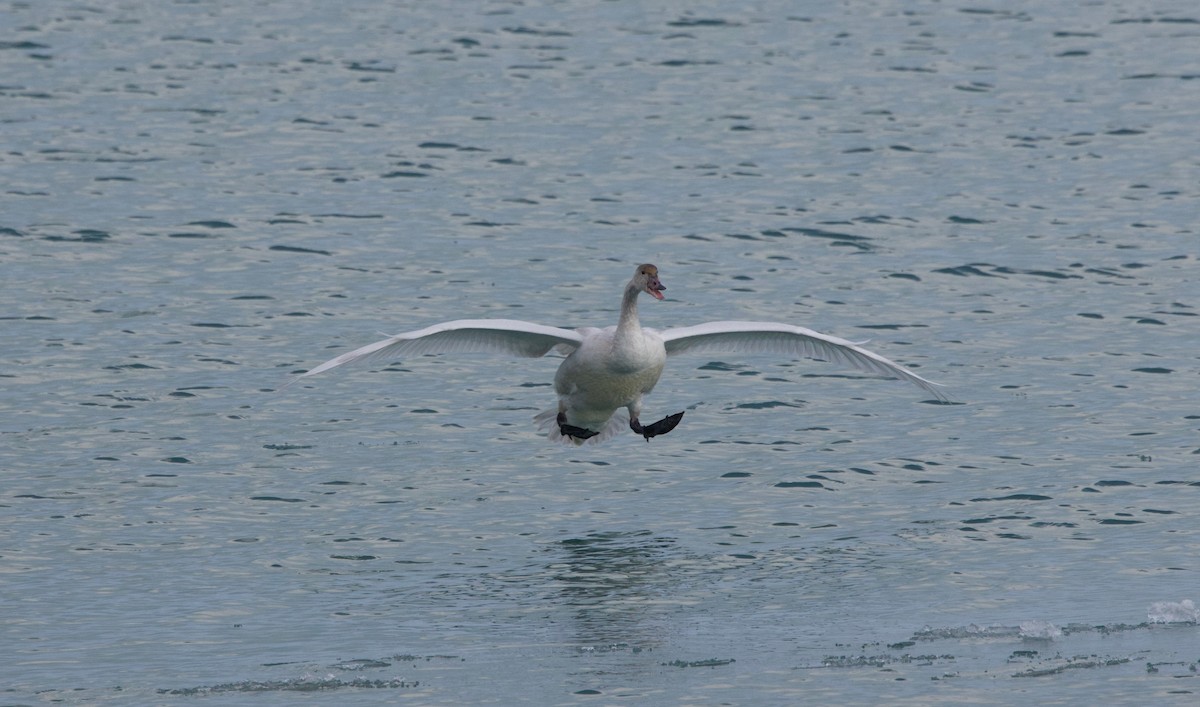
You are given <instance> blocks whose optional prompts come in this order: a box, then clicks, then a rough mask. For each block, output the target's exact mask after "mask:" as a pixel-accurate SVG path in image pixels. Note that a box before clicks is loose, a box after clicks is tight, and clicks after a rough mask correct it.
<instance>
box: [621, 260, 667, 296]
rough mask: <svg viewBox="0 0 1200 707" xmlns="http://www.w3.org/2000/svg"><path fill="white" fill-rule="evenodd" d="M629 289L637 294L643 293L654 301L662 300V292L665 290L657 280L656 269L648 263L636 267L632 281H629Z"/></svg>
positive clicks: (664, 286)
mask: <svg viewBox="0 0 1200 707" xmlns="http://www.w3.org/2000/svg"><path fill="white" fill-rule="evenodd" d="M629 287H630V288H632V289H635V290H637V291H638V292H645V293H646V294H648V295H650V296H651V297H653V298H654V299H662V298H663V293H662V292H663V290H665V289H667V286H666V285H664V284H662V282H660V281H659V279H658V268H656V267H654V266H653V265H651V264H650V263H646V264H645V265H639V266H638V268H637V271H636V272H635V273H633V279H632V280H630V281H629Z"/></svg>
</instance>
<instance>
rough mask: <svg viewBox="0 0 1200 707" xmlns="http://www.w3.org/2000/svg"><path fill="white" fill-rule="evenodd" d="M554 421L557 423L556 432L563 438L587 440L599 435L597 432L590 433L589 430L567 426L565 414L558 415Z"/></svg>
mask: <svg viewBox="0 0 1200 707" xmlns="http://www.w3.org/2000/svg"><path fill="white" fill-rule="evenodd" d="M555 419H556V421H557V422H558V431H559V433H560V434H562V435H563V436H564V437H574V438H575V439H587V438H589V437H595V436H596V435H598V434H600V433H599V432H592V431H591V430H587V429H584V428H582V427H576V426H575V425H568V424H567V415H566V413H562V412H560V413H558V417H557V418H555Z"/></svg>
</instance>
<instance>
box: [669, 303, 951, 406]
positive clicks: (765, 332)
mask: <svg viewBox="0 0 1200 707" xmlns="http://www.w3.org/2000/svg"><path fill="white" fill-rule="evenodd" d="M661 335H662V338H663V341H664V342H665V344H666V347H667V355H668V356H674V355H676V354H681V353H704V352H710V351H711V352H715V351H719V352H724V353H776V354H784V355H788V356H795V357H804V358H815V359H821V360H825V361H831V362H833V363H839V364H843V365H846V366H849V367H851V368H857V369H859V370H861V371H865V372H867V373H874V374H877V375H881V376H886V377H888V378H899V379H901V380H906V381H909V382H910V383H912V384H914V385H916V386H917V387H919V388H921V389H922V390H925V391H926V392H928V393H931V394H932V395H933V396H934V397H936V398H937V399H938V400H941V401H943V402H945V401H948V400H949V398H948V397H947V396H946V394H945V393H944V392H942V390H940V387H941V384H939V383H934V382H933V381H931V380H927V379H925V378H923V377H921V376H919V375H917V374H916V373H913V372H912V371H910V370H909V369H907V368H905V367H904V366H901V365H900V364H898V363H896V362H894V361H891V360H889V359H887V358H884V357H883V356H880V355H879V354H877V353H875V352H873V351H868V350H867V349H864V348H862V347H861V346H859V345H858V344H856V343H854V342H852V341H848V340H846V339H842V338H840V337H837V336H830V335H829V334H822V333H820V332H816V331H813V330H812V329H805V328H804V327H799V326H793V325H791V324H783V323H779V322H706V323H704V324H697V325H695V326H687V327H676V328H673V329H667V330H665V331H663V332H661Z"/></svg>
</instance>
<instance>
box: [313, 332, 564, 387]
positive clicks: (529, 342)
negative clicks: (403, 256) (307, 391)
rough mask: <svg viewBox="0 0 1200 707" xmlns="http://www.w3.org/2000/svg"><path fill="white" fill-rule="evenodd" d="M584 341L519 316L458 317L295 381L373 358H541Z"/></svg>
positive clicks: (363, 350) (371, 346)
mask: <svg viewBox="0 0 1200 707" xmlns="http://www.w3.org/2000/svg"><path fill="white" fill-rule="evenodd" d="M582 341H583V337H582V336H581V335H580V334H579V333H578V332H575V331H572V330H570V329H559V328H558V327H552V326H546V325H544V324H534V323H533V322H523V321H519V320H516V319H457V320H455V321H452V322H442V323H441V324H434V325H433V326H429V327H425V328H424V329H418V330H416V331H409V332H405V333H403V334H396V335H395V336H392V337H389V338H387V339H384V340H383V341H376V342H375V343H373V344H367V345H366V346H363V347H362V348H358V349H355V350H353V351H350V352H349V353H344V354H342V355H341V356H338V357H337V358H334V359H330V360H328V361H326V362H325V363H322V364H321V365H319V366H317V367H316V368H313V369H312V370H310V371H308V372H307V373H303V374H301V375H299V376H297V377H296V378H295V379H293V381H295V380H298V379H300V378H305V377H307V376H315V375H317V374H318V373H324V372H325V371H328V370H330V369H333V368H337V367H338V366H344V365H345V364H347V363H354V362H355V361H362V360H364V359H370V358H387V357H400V356H413V355H421V354H438V353H498V354H508V355H511V356H524V357H527V358H538V357H540V356H545V355H546V354H548V353H550V351H551V350H553V349H554V348H555V347H559V351H561V352H564V353H565V352H569V351H572V350H574V349H576V348H578V347H579V344H580V342H582Z"/></svg>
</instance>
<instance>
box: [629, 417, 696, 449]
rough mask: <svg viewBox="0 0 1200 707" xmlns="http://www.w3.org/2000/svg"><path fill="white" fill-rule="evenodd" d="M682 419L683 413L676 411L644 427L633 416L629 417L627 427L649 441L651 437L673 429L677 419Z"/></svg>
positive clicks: (677, 422)
mask: <svg viewBox="0 0 1200 707" xmlns="http://www.w3.org/2000/svg"><path fill="white" fill-rule="evenodd" d="M682 419H683V413H682V412H677V413H675V414H674V415H667V416H666V417H664V418H663V419H661V420H659V421H658V422H655V423H654V424H652V425H646V426H645V427H643V426H642V423H640V422H638V419H637V418H636V417H634V418H630V420H629V429H631V430H633V431H634V432H636V433H638V434H640V435H641V436H643V437H645V438H646V441H647V442H649V441H650V438H651V437H657V436H658V435H665V434H666V433H668V432H670V431H671V430H673V429H675V426H676V425H678V424H679V421H680V420H682Z"/></svg>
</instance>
